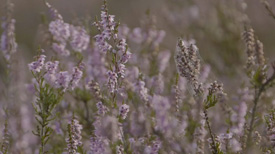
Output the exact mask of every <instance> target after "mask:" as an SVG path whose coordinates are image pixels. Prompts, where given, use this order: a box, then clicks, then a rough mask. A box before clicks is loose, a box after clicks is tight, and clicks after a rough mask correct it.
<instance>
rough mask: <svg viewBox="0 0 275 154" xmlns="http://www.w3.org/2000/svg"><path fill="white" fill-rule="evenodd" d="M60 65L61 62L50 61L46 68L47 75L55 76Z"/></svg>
mask: <svg viewBox="0 0 275 154" xmlns="http://www.w3.org/2000/svg"><path fill="white" fill-rule="evenodd" d="M58 64H59V61H54V62H51V61H48V62H47V63H46V64H45V68H46V71H47V73H49V74H55V72H56V70H57V67H58Z"/></svg>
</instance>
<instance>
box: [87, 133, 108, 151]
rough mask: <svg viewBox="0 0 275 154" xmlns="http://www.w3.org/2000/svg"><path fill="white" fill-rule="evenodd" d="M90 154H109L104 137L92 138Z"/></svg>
mask: <svg viewBox="0 0 275 154" xmlns="http://www.w3.org/2000/svg"><path fill="white" fill-rule="evenodd" d="M90 142H91V144H90V151H89V154H106V153H108V150H107V147H106V146H107V145H108V143H106V141H104V139H103V138H102V137H91V139H90Z"/></svg>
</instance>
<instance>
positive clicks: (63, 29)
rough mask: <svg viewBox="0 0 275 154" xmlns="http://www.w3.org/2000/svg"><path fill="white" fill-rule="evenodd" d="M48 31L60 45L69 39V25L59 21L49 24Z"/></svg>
mask: <svg viewBox="0 0 275 154" xmlns="http://www.w3.org/2000/svg"><path fill="white" fill-rule="evenodd" d="M49 31H50V33H51V34H52V35H53V38H54V40H55V41H58V42H60V43H65V42H66V41H67V40H68V38H69V37H70V25H69V24H67V23H65V22H64V21H63V20H60V19H57V20H54V21H51V22H50V24H49Z"/></svg>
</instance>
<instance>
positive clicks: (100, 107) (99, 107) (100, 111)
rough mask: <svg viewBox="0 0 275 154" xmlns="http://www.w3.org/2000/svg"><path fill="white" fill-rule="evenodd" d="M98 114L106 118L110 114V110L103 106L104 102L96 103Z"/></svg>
mask: <svg viewBox="0 0 275 154" xmlns="http://www.w3.org/2000/svg"><path fill="white" fill-rule="evenodd" d="M96 107H97V114H99V115H102V116H104V115H105V113H107V112H108V110H109V109H108V108H107V107H106V106H105V105H103V104H102V102H98V103H96Z"/></svg>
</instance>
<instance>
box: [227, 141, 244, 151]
mask: <svg viewBox="0 0 275 154" xmlns="http://www.w3.org/2000/svg"><path fill="white" fill-rule="evenodd" d="M230 146H231V147H232V151H233V152H236V153H237V152H240V151H241V150H242V144H241V143H240V142H239V141H238V140H237V139H235V138H232V139H231V140H230Z"/></svg>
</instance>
